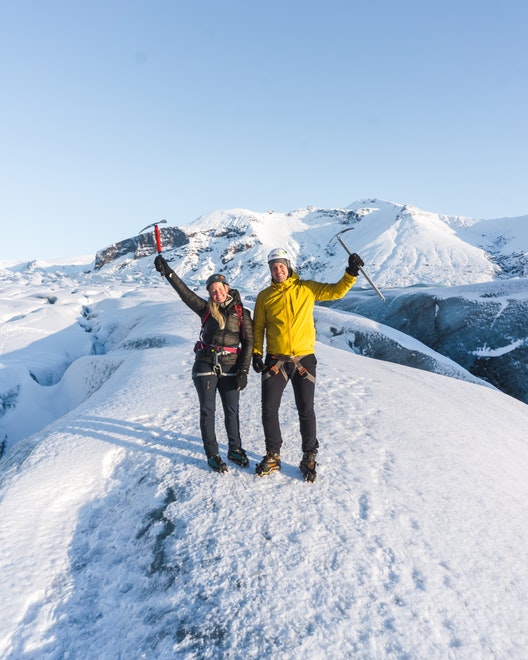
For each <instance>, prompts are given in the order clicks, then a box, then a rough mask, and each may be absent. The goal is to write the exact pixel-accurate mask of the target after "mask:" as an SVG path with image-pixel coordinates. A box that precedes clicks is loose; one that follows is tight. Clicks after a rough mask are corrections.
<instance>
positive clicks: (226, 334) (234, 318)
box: [166, 268, 253, 373]
mask: <svg viewBox="0 0 528 660" xmlns="http://www.w3.org/2000/svg"><path fill="white" fill-rule="evenodd" d="M166 278H167V280H168V281H169V282H170V284H171V285H172V287H173V288H174V289H175V291H176V293H177V294H178V295H179V296H180V298H181V299H182V301H183V302H184V303H185V304H186V305H187V307H189V309H192V311H193V312H195V313H196V314H198V316H199V317H200V318H201V319H202V324H203V325H202V333H201V336H200V340H201V341H202V342H203V344H205V345H207V346H206V347H204V348H203V349H199V348H198V349H197V350H196V361H197V362H207V363H208V364H211V365H212V364H213V363H214V359H215V356H214V353H213V350H212V348H213V347H222V346H226V347H229V348H238V347H240V350H239V352H238V354H237V353H226V354H225V355H219V356H218V358H217V359H218V361H219V362H220V364H221V365H222V367H225V368H226V370H227V369H230V368H232V367H233V366H234V365H236V368H237V370H238V371H242V372H244V373H248V371H249V365H250V362H251V356H252V354H253V322H252V320H251V315H250V313H249V311H248V310H247V309H245V308H243V307H242V301H241V298H240V294H239V293H238V291H237V290H236V289H229V293H228V298H227V300H226V302H225V303H223V304H222V305H220V306H219V310H220V312H221V313H222V314H223V315H224V317H225V319H226V323H225V327H224V329H223V330H220V326H219V325H218V323H217V321H215V319H214V318H213V317H212V316H211V314H210V313H209V302H208V301H207V300H204V299H203V298H200V296H199V295H197V294H196V293H194V291H191V289H189V287H188V286H187V285H186V284H185V283H184V282H183V281H182V280H181V279H180V278H179V277H178V276H177V275H176V273H175V272H174V271H173V270H172V269H171V268H169V269H168V272H167V274H166ZM237 307H238V309H239V310H240V308H242V316H241V317H240V315H239V314H237ZM204 319H205V320H204Z"/></svg>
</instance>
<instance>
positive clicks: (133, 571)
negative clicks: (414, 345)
mask: <svg viewBox="0 0 528 660" xmlns="http://www.w3.org/2000/svg"><path fill="white" fill-rule="evenodd" d="M156 283H157V280H156ZM123 294H124V295H122V296H121V297H120V298H116V299H113V300H109V299H105V300H100V301H99V302H97V301H91V303H90V309H91V318H90V323H91V327H92V330H91V333H90V334H96V335H98V337H99V340H100V342H101V346H102V347H104V348H105V352H104V354H100V355H92V356H86V357H85V358H82V359H79V360H78V361H77V363H76V365H72V367H70V369H69V370H68V372H67V374H66V375H65V378H66V376H68V377H69V378H70V379H71V382H70V387H74V381H75V380H77V379H79V380H82V378H83V372H84V371H85V369H84V365H83V362H85V361H86V360H88V361H90V360H94V361H96V362H97V363H98V364H105V361H112V362H113V364H115V365H118V366H117V368H116V369H115V370H114V371H113V373H112V374H111V375H110V376H109V377H108V378H106V380H105V382H104V383H103V385H102V386H101V387H99V388H98V389H97V390H95V391H93V392H92V394H91V396H90V397H89V398H87V399H85V400H84V401H83V402H82V403H80V404H79V405H78V406H77V407H76V408H75V409H72V410H71V411H70V412H69V413H68V414H67V415H66V416H65V417H63V418H60V419H57V420H56V421H55V422H54V423H52V424H49V425H48V426H46V428H43V429H42V430H41V431H40V432H39V433H38V434H36V435H33V436H32V437H30V438H28V439H26V440H21V441H20V442H19V443H18V444H17V445H16V447H14V449H13V450H12V451H11V452H8V454H7V456H6V457H5V459H4V460H3V461H2V462H1V463H0V470H1V471H2V482H1V483H2V486H1V491H0V519H1V520H2V526H1V527H0V546H1V547H2V553H0V575H2V578H3V585H2V598H3V614H2V617H1V618H0V655H2V657H5V658H9V659H14V658H22V657H35V658H36V657H50V658H60V657H72V658H75V657H86V658H91V657H104V658H106V657H108V658H114V657H115V658H118V657H121V658H125V657H148V658H151V657H152V658H153V657H155V658H167V659H169V658H184V657H185V658H192V657H195V658H218V657H226V658H227V657H232V658H238V657H245V658H255V659H256V658H262V657H270V658H272V657H280V658H286V659H289V660H293V659H294V658H299V657H307V658H321V657H324V658H349V657H362V658H384V657H399V658H403V657H409V658H425V657H427V658H445V657H457V658H463V659H466V658H467V659H468V660H469V659H472V658H475V657H512V658H521V657H522V656H523V653H524V650H525V649H526V647H527V645H528V628H527V625H526V621H527V619H528V609H527V604H526V599H525V594H526V591H527V589H528V578H527V574H526V570H525V564H526V562H525V560H526V546H527V543H528V531H527V528H526V515H525V514H526V500H527V497H528V485H527V481H526V471H527V469H528V445H527V443H526V438H525V432H524V429H525V428H526V422H527V408H526V406H525V405H524V404H521V403H520V402H518V401H515V400H514V399H512V398H511V397H508V396H506V395H504V394H502V393H500V392H497V391H495V390H493V389H492V388H489V387H482V386H481V385H475V384H473V383H468V382H463V381H462V380H455V379H453V378H446V377H445V376H440V375H437V374H429V373H426V372H424V371H421V370H418V369H409V368H405V367H402V366H400V365H397V364H390V363H387V362H381V361H378V360H372V359H369V358H366V357H362V356H359V355H356V354H355V353H354V352H353V351H352V350H351V349H350V347H348V346H347V347H346V350H344V348H345V347H344V346H341V345H340V344H339V343H336V345H334V346H331V345H325V344H324V343H318V345H317V355H318V360H319V363H318V385H317V397H316V406H317V413H318V427H319V432H318V436H319V441H320V451H319V456H318V461H319V469H318V470H319V471H318V479H317V481H316V482H315V483H314V484H313V485H310V484H306V483H304V481H303V480H302V477H301V474H300V472H299V469H298V462H299V459H300V456H301V446H300V438H299V431H298V417H297V413H296V411H295V408H294V405H293V400H292V393H291V390H290V389H288V390H287V391H286V395H285V400H284V404H283V408H282V410H281V419H282V424H283V432H284V446H283V449H282V452H281V454H282V460H283V469H282V471H281V472H280V473H274V474H272V475H271V476H269V477H267V478H260V479H259V478H257V477H255V475H254V474H253V470H254V465H255V463H256V461H257V460H259V458H260V457H261V455H262V453H263V452H264V442H263V436H262V430H261V420H260V415H261V412H260V405H259V398H260V396H259V390H260V386H259V378H258V376H257V375H255V374H252V375H250V378H249V384H248V388H247V390H245V391H244V392H242V395H241V415H240V416H241V425H242V435H243V442H244V446H245V448H246V449H247V451H248V455H249V457H250V461H251V469H250V470H247V469H243V468H239V467H237V466H233V465H230V468H229V472H228V473H227V474H225V475H223V476H220V475H217V474H214V473H212V472H211V471H210V470H209V469H208V468H207V464H206V461H205V456H204V453H203V446H202V442H201V439H200V435H199V426H198V415H197V403H196V393H195V391H194V388H193V386H192V383H191V379H190V370H191V365H192V361H193V351H192V347H193V343H194V340H195V338H196V334H197V332H198V328H199V320H198V318H197V317H196V316H195V315H193V314H192V313H191V312H190V311H189V310H187V309H186V308H185V307H184V306H183V305H182V303H181V302H180V301H179V300H178V299H177V297H176V296H175V295H174V292H173V291H172V289H170V287H169V286H168V285H164V287H161V286H158V285H157V284H156V286H154V287H153V289H152V290H149V291H147V290H143V291H139V290H137V291H132V290H129V289H128V290H126V291H123ZM163 300H165V302H163ZM318 327H319V331H320V334H321V337H322V338H323V339H324V340H325V341H326V340H327V339H328V341H329V342H332V341H336V342H339V341H341V340H340V339H339V337H341V338H343V337H345V336H347V335H348V336H350V334H351V332H355V331H356V329H357V328H358V327H359V328H360V327H361V319H358V320H357V321H356V317H354V315H351V314H341V313H339V312H336V311H334V310H321V312H320V313H318ZM331 328H335V329H338V330H339V328H344V329H345V331H344V333H343V334H342V335H340V334H335V335H334V334H332V333H333V331H332V330H331ZM140 337H144V338H146V337H167V342H166V343H164V344H163V345H161V346H160V347H157V348H156V347H151V348H149V349H148V350H143V346H141V345H138V348H137V349H134V348H133V347H131V346H130V345H128V346H126V343H127V341H128V340H130V339H135V338H137V339H139V338H140ZM394 337H397V333H395V334H394ZM431 354H432V353H431ZM75 366H77V370H76V371H74V370H72V368H73V369H75ZM37 410H38V408H37V407H35V409H34V413H35V414H36V415H37V414H38V413H37ZM499 427H500V429H501V433H500V434H498V433H497V429H498V428H499ZM218 434H219V442H220V447H221V451H222V454H223V455H225V453H226V450H227V447H226V438H225V435H224V431H223V425H222V423H221V421H220V420H219V423H218Z"/></svg>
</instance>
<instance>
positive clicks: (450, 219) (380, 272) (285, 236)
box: [96, 199, 528, 290]
mask: <svg viewBox="0 0 528 660" xmlns="http://www.w3.org/2000/svg"><path fill="white" fill-rule="evenodd" d="M173 229H174V228H173ZM175 229H177V235H178V237H179V241H180V242H179V243H178V244H175V243H174V241H172V240H171V239H169V240H167V241H166V242H164V245H163V252H164V254H165V256H166V257H167V259H168V260H169V261H171V262H172V265H173V267H174V269H175V270H176V272H177V273H178V275H180V276H181V277H183V278H184V279H186V280H189V281H190V282H193V283H195V284H202V283H203V282H204V281H205V280H206V279H207V277H208V276H209V275H210V274H211V273H212V272H215V271H218V272H222V273H223V274H225V275H226V277H227V278H228V279H229V281H230V282H231V284H232V285H233V286H241V285H242V284H243V285H244V288H246V289H248V290H251V289H254V290H257V289H260V288H261V287H262V286H263V285H265V284H266V283H267V282H268V280H269V276H268V272H267V267H266V255H267V253H268V251H269V250H271V249H272V248H273V247H276V246H278V245H280V246H282V247H285V248H286V249H287V250H288V251H289V252H290V254H291V255H292V260H293V262H294V264H295V268H296V270H297V271H298V272H299V274H300V275H301V277H303V278H306V279H312V278H314V279H317V278H320V277H321V274H322V273H324V275H325V279H327V280H334V279H337V278H338V277H340V276H341V274H342V271H343V268H344V266H345V265H346V260H347V255H346V253H345V251H344V249H343V248H342V246H340V245H339V243H338V242H337V240H336V238H335V235H336V234H337V233H338V232H341V231H343V230H347V233H346V235H345V236H343V240H344V241H345V242H346V243H347V245H348V246H349V248H350V249H351V250H352V251H354V252H358V253H359V254H361V256H362V257H363V259H364V261H365V263H366V266H365V268H366V269H368V273H369V275H370V276H371V277H372V278H373V279H374V280H375V281H376V283H377V284H378V285H379V286H382V287H386V288H393V287H405V286H416V285H432V284H441V285H447V286H453V285H460V284H473V283H478V282H487V281H493V280H496V279H508V278H510V277H525V276H527V275H528V215H527V216H520V217H516V218H502V219H496V220H479V219H476V218H468V217H465V216H447V215H444V214H439V213H433V212H429V211H423V210H421V209H419V208H418V207H416V206H412V205H410V204H395V203H393V202H386V201H383V200H376V199H363V200H359V201H357V202H354V203H352V204H350V205H349V206H347V207H345V208H334V209H320V208H316V207H311V206H308V207H306V208H304V209H297V210H294V211H290V212H288V213H281V212H277V211H267V212H254V211H251V210H248V209H236V208H235V209H228V210H223V211H214V212H212V213H208V214H205V215H203V216H201V217H199V218H197V219H196V220H195V221H193V222H191V223H189V224H187V225H183V226H181V227H178V228H175ZM162 236H163V234H162ZM182 236H185V237H186V239H187V240H185V239H183V238H182ZM126 240H127V241H131V239H126ZM119 245H120V244H119V243H118V244H114V245H113V246H110V247H108V248H104V249H103V250H101V251H99V252H98V253H97V256H96V264H97V267H98V268H102V267H104V266H108V265H111V264H112V263H113V264H114V266H115V261H116V254H117V255H119V256H120V257H122V258H123V257H124V261H125V262H126V260H127V258H128V259H129V258H130V252H129V253H126V255H124V254H123V250H122V249H119ZM146 252H148V250H145V249H143V250H142V252H141V254H139V255H138V256H139V257H143V256H149V255H148V254H146ZM154 252H155V246H154V242H153V240H152V239H151V243H150V254H153V253H154ZM119 267H120V268H127V267H129V266H128V265H127V263H123V261H121V263H120V264H119ZM132 269H133V268H132ZM358 284H359V285H360V286H361V285H362V284H363V283H362V282H358Z"/></svg>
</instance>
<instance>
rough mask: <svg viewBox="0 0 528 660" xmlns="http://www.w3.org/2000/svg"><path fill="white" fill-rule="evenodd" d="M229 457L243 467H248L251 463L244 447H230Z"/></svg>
mask: <svg viewBox="0 0 528 660" xmlns="http://www.w3.org/2000/svg"><path fill="white" fill-rule="evenodd" d="M227 458H228V459H229V460H230V461H233V463H236V464H237V465H240V466H242V467H247V466H248V465H249V459H248V457H247V454H246V452H245V451H244V450H243V449H242V447H239V448H238V449H230V450H229V451H228V452H227Z"/></svg>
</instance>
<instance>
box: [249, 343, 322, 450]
mask: <svg viewBox="0 0 528 660" xmlns="http://www.w3.org/2000/svg"><path fill="white" fill-rule="evenodd" d="M276 363H277V360H276V359H274V358H272V357H271V356H270V355H267V356H266V366H268V367H270V366H273V365H274V364H276ZM316 365H317V359H316V357H315V355H313V354H311V355H305V356H304V357H303V358H302V366H303V367H304V368H305V369H307V370H308V372H309V373H310V374H311V375H312V376H313V378H314V379H315V372H316ZM283 370H284V374H285V375H286V377H285V375H284V374H283V373H282V371H279V372H278V373H277V374H273V372H271V371H269V370H268V371H266V372H265V373H264V374H262V425H263V427H264V438H265V440H266V451H272V452H276V453H280V449H281V447H282V435H281V429H280V423H279V408H280V405H281V400H282V395H283V393H284V389H285V388H286V385H287V383H288V380H291V384H292V387H293V393H294V396H295V405H296V407H297V412H298V414H299V426H300V431H301V439H302V450H303V452H304V451H313V450H315V449H317V448H318V447H319V443H318V441H317V434H316V420H315V410H314V395H315V382H313V381H312V380H310V379H308V378H306V377H303V376H301V374H300V373H299V372H298V370H297V367H296V366H295V364H294V363H293V362H285V363H284V365H283Z"/></svg>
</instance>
